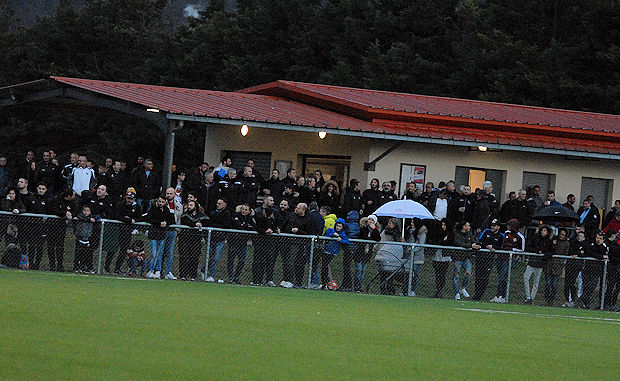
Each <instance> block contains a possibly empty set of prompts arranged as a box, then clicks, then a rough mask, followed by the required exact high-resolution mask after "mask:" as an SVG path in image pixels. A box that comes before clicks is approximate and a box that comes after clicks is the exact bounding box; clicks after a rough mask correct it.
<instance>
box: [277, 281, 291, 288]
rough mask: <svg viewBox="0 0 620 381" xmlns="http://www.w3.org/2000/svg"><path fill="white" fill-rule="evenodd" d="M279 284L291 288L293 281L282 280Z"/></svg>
mask: <svg viewBox="0 0 620 381" xmlns="http://www.w3.org/2000/svg"><path fill="white" fill-rule="evenodd" d="M280 286H282V287H284V288H293V283H291V282H287V281H282V283H280Z"/></svg>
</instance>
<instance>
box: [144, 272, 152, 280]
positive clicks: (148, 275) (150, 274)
mask: <svg viewBox="0 0 620 381" xmlns="http://www.w3.org/2000/svg"><path fill="white" fill-rule="evenodd" d="M146 277H147V278H149V279H151V278H153V272H152V271H149V272H148V273H146Z"/></svg>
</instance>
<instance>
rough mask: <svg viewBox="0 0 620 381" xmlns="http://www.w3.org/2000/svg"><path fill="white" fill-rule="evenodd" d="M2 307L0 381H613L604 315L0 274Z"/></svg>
mask: <svg viewBox="0 0 620 381" xmlns="http://www.w3.org/2000/svg"><path fill="white" fill-rule="evenodd" d="M0 302H1V303H2V308H1V309H0V324H1V325H0V379H2V380H13V379H27V380H34V379H45V380H49V379H106V380H112V379H163V378H167V379H177V378H182V379H220V380H229V379H235V380H236V379H251V380H257V379H260V380H279V379H290V380H297V379H314V380H323V379H336V380H340V379H361V380H366V379H401V380H402V379H412V378H416V379H456V378H462V379H564V380H568V379H575V380H583V379H591V380H616V379H618V374H619V372H620V362H619V361H618V358H619V356H620V345H619V342H620V315H619V314H613V313H605V312H600V311H582V310H574V309H571V310H564V309H557V308H544V307H533V306H527V307H526V306H511V305H494V304H489V303H475V302H457V301H454V300H435V299H423V298H403V297H386V296H378V295H364V294H351V293H338V292H324V291H307V290H294V289H290V290H287V289H280V288H278V289H273V288H252V287H245V286H231V285H218V284H205V283H198V282H180V281H178V282H171V281H155V280H148V281H147V280H136V279H122V278H112V277H103V276H78V275H71V274H55V273H45V272H33V271H30V272H28V271H15V270H6V269H3V270H0ZM476 309H477V310H476ZM493 311H500V312H496V313H491V312H493ZM504 312H508V313H504Z"/></svg>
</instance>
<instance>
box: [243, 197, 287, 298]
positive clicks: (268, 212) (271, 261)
mask: <svg viewBox="0 0 620 381" xmlns="http://www.w3.org/2000/svg"><path fill="white" fill-rule="evenodd" d="M269 197H270V198H271V196H269ZM256 231H257V232H258V234H259V235H258V237H254V238H253V240H252V242H253V245H254V255H253V257H252V283H250V285H252V286H258V285H261V284H263V279H264V280H265V284H266V285H267V286H270V287H275V286H276V284H275V283H274V281H273V269H274V266H275V262H276V261H275V257H276V251H275V248H274V243H275V239H274V238H273V237H272V236H271V234H274V233H279V232H280V228H279V227H278V223H277V221H276V218H275V215H274V211H273V209H272V208H260V212H259V213H258V214H257V215H256Z"/></svg>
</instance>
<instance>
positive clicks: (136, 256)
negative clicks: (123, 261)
mask: <svg viewBox="0 0 620 381" xmlns="http://www.w3.org/2000/svg"><path fill="white" fill-rule="evenodd" d="M126 256H127V265H128V266H129V276H131V277H133V278H135V277H136V276H137V274H138V273H137V271H138V266H139V267H140V272H142V268H143V267H144V259H145V258H146V254H145V253H144V241H142V240H140V239H136V240H134V241H133V242H132V243H131V246H130V247H129V249H127V252H126Z"/></svg>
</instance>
